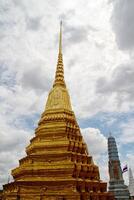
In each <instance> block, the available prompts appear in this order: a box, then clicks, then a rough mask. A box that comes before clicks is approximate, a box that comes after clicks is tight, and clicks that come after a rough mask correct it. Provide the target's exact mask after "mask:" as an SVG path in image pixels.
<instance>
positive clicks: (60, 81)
mask: <svg viewBox="0 0 134 200" xmlns="http://www.w3.org/2000/svg"><path fill="white" fill-rule="evenodd" d="M56 85H60V86H63V87H66V84H65V81H64V67H63V59H62V21H61V22H60V33H59V54H58V62H57V69H56V74H55V81H54V84H53V87H55V86H56Z"/></svg>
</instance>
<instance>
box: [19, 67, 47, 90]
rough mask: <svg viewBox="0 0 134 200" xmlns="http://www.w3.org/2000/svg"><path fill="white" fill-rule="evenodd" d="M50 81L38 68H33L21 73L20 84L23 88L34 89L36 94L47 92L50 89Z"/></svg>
mask: <svg viewBox="0 0 134 200" xmlns="http://www.w3.org/2000/svg"><path fill="white" fill-rule="evenodd" d="M50 82H51V81H50V79H49V77H48V76H47V74H45V72H44V71H43V70H42V68H41V67H39V66H33V67H32V68H30V69H27V70H25V71H24V72H23V74H22V77H21V84H22V86H23V87H24V88H29V89H34V90H35V91H36V92H39V93H40V92H43V91H47V90H48V89H49V88H50Z"/></svg>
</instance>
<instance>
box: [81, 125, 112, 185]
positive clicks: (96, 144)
mask: <svg viewBox="0 0 134 200" xmlns="http://www.w3.org/2000/svg"><path fill="white" fill-rule="evenodd" d="M81 132H82V135H83V137H84V140H85V142H86V144H87V147H88V151H89V155H91V156H92V157H93V160H94V162H95V163H96V164H97V165H98V166H99V170H100V176H101V178H103V179H104V180H105V181H108V165H107V163H108V160H107V138H106V137H105V136H104V135H103V134H102V133H101V132H100V130H99V129H95V128H85V129H82V130H81Z"/></svg>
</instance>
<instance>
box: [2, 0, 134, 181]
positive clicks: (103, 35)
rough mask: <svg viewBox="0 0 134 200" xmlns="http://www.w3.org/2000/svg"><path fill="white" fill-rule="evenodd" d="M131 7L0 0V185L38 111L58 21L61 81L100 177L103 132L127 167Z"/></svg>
mask: <svg viewBox="0 0 134 200" xmlns="http://www.w3.org/2000/svg"><path fill="white" fill-rule="evenodd" d="M133 11H134V0H129V1H128V0H95V1H93V0H84V1H83V0H73V1H72V0H68V1H63V0H55V1H51V0H45V1H44V0H38V1H37V0H19V1H18V0H0V122H1V123H0V184H4V183H7V181H8V176H9V174H10V171H11V169H13V168H14V167H16V166H17V165H18V160H19V159H20V158H22V157H23V156H24V155H25V151H24V150H25V147H26V146H27V145H28V144H29V139H30V138H31V137H33V135H34V129H35V127H36V126H37V122H38V120H39V118H40V114H41V113H42V112H43V110H44V107H45V102H46V98H47V95H48V92H49V90H50V88H51V86H52V83H53V79H54V73H55V68H56V62H57V53H58V32H59V21H60V20H61V19H62V20H63V54H64V68H65V80H66V83H67V86H68V90H69V93H70V96H71V100H72V105H73V110H74V112H75V114H76V117H77V119H78V122H79V125H80V127H81V130H82V133H83V136H84V138H85V140H86V142H87V144H88V148H89V152H90V154H92V155H93V158H94V161H95V162H96V163H97V164H99V167H100V171H101V178H102V179H103V180H107V179H108V173H107V137H108V135H109V132H111V133H112V135H113V136H115V137H116V141H117V144H118V148H119V155H120V159H121V162H122V166H123V165H125V164H128V165H129V166H131V168H132V170H133V172H134V164H133V163H134V155H133V152H134V12H133ZM104 166H105V167H104ZM125 180H126V183H127V181H128V180H127V173H126V174H125Z"/></svg>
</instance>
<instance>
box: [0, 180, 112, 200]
mask: <svg viewBox="0 0 134 200" xmlns="http://www.w3.org/2000/svg"><path fill="white" fill-rule="evenodd" d="M79 183H82V184H81V188H80V187H79V190H81V191H79V190H77V184H78V183H77V182H76V181H75V180H72V181H71V180H70V181H68V180H64V181H59V183H58V182H56V184H55V182H54V181H50V182H43V181H40V182H36V183H34V182H13V183H10V184H7V185H5V186H4V190H5V193H4V200H20V199H21V200H113V195H111V194H110V193H107V192H106V184H104V183H102V184H103V189H104V191H103V192H102V191H101V192H99V191H96V192H95V191H92V189H93V188H92V187H91V188H92V189H91V191H90V192H89V191H85V185H83V181H82V180H80V182H79ZM78 185H79V184H78ZM90 185H92V184H90ZM93 185H94V184H93Z"/></svg>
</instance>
